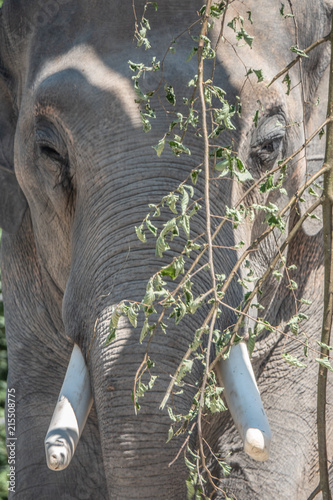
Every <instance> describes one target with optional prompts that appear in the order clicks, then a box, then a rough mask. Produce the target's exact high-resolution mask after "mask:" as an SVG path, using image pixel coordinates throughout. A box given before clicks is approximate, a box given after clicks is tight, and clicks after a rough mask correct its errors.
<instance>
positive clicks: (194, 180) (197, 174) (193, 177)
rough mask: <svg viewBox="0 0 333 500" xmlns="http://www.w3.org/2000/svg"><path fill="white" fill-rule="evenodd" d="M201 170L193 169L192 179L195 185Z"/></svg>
mask: <svg viewBox="0 0 333 500" xmlns="http://www.w3.org/2000/svg"><path fill="white" fill-rule="evenodd" d="M200 172H201V170H200V169H196V170H193V171H192V172H191V180H192V182H193V185H194V186H195V185H196V183H197V180H198V177H199V173H200Z"/></svg>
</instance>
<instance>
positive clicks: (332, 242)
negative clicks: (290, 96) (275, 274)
mask: <svg viewBox="0 0 333 500" xmlns="http://www.w3.org/2000/svg"><path fill="white" fill-rule="evenodd" d="M330 41H331V65H330V83H329V93H328V110H327V112H328V116H331V115H332V113H333V30H332V31H331V34H330ZM325 163H326V164H327V165H328V167H329V169H328V171H327V172H325V174H324V193H323V194H324V201H323V235H324V265H325V280H324V314H323V325H322V334H321V342H322V343H323V344H326V345H329V343H330V335H331V327H332V313H333V261H332V257H333V255H332V248H333V213H332V211H333V124H332V123H331V122H329V123H328V124H327V130H326V151H325ZM328 354H329V352H328V350H327V348H326V347H322V348H321V354H320V357H321V358H322V359H323V358H327V356H328ZM326 384H327V368H326V367H325V366H323V365H321V364H320V365H319V374H318V393H317V431H318V451H319V470H320V489H321V491H322V495H323V500H331V493H330V488H329V478H328V466H327V463H328V462H327V448H326Z"/></svg>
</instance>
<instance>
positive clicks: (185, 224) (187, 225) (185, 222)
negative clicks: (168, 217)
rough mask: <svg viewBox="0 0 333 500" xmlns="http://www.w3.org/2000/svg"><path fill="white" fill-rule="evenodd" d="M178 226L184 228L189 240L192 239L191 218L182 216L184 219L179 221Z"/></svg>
mask: <svg viewBox="0 0 333 500" xmlns="http://www.w3.org/2000/svg"><path fill="white" fill-rule="evenodd" d="M178 224H179V225H180V226H181V227H182V228H183V230H184V233H185V234H186V237H187V239H190V218H189V216H188V215H186V214H184V215H182V217H181V218H180V219H179V222H178Z"/></svg>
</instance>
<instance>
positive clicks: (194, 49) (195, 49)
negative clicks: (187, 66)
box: [185, 47, 198, 85]
mask: <svg viewBox="0 0 333 500" xmlns="http://www.w3.org/2000/svg"><path fill="white" fill-rule="evenodd" d="M197 52H198V47H193V48H192V50H191V52H190V53H189V55H188V56H187V58H186V59H185V62H189V61H190V60H191V59H192V57H193V56H194V54H196V53H197ZM188 85H189V84H188Z"/></svg>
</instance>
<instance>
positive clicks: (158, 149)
mask: <svg viewBox="0 0 333 500" xmlns="http://www.w3.org/2000/svg"><path fill="white" fill-rule="evenodd" d="M164 146H165V137H163V139H160V140H159V141H158V143H157V144H156V146H152V148H153V149H155V151H156V153H157V156H161V154H162V152H163V149H164Z"/></svg>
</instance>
